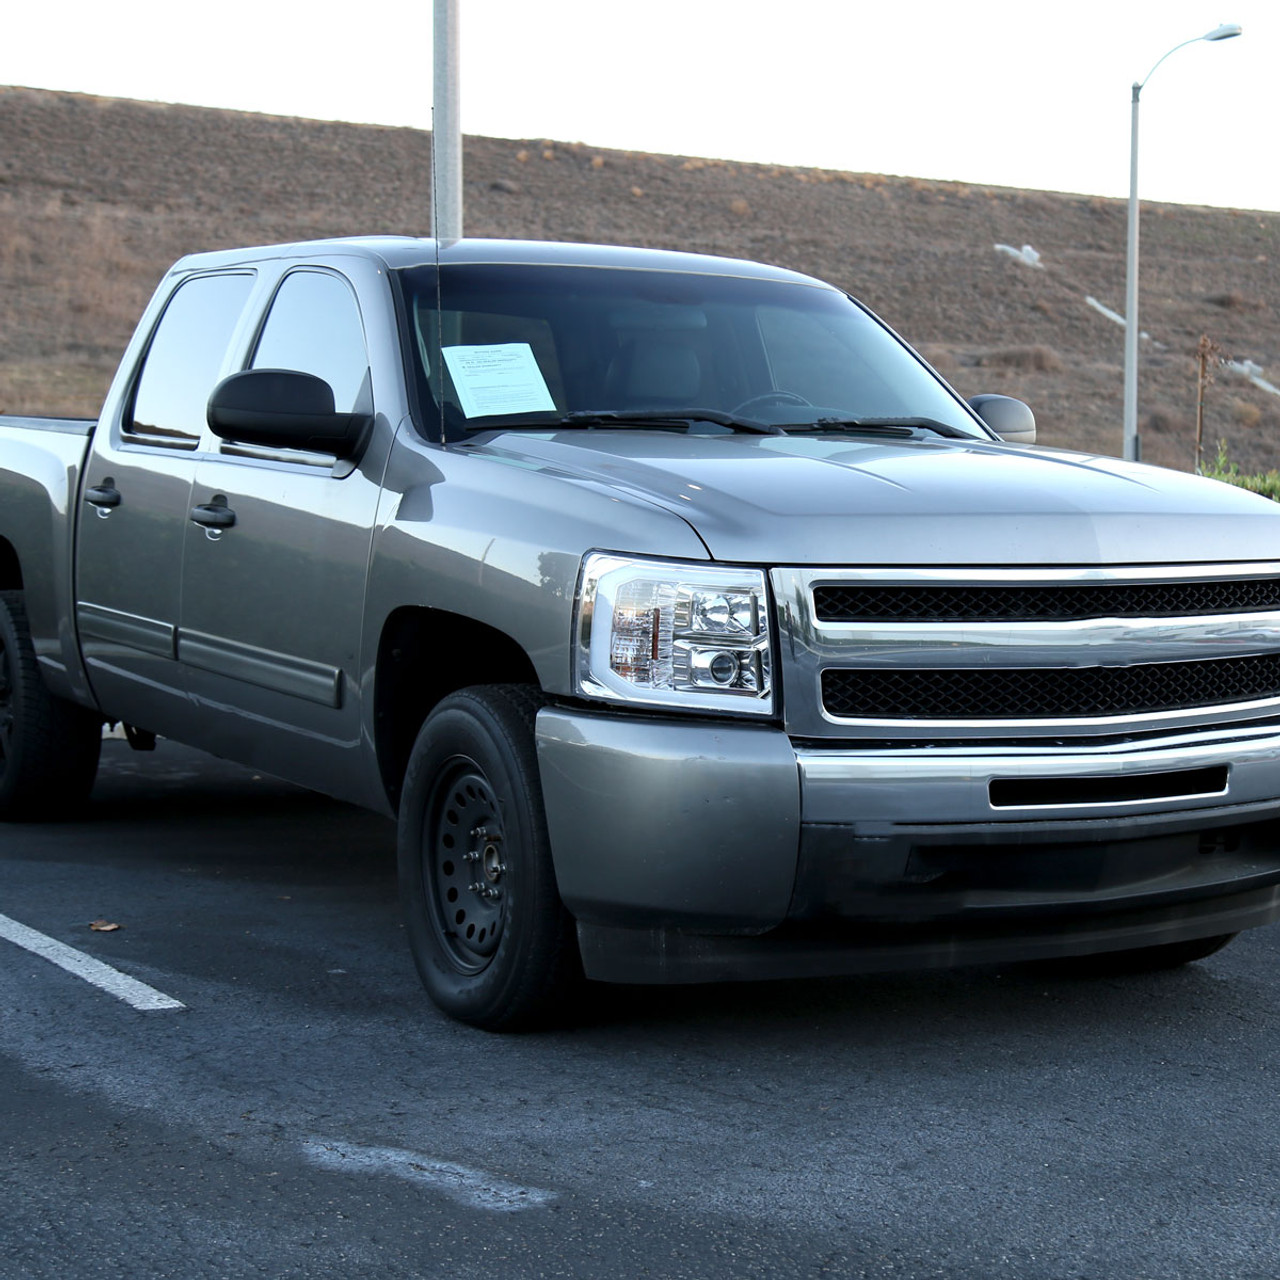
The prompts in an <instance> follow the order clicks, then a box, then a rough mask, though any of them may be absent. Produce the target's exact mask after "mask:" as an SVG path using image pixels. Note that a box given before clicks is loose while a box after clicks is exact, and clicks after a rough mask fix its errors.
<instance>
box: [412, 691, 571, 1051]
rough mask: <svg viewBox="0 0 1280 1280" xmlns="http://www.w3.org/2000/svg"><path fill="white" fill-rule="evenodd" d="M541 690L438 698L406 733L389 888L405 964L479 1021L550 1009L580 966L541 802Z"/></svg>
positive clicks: (513, 1023)
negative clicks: (403, 936) (412, 736)
mask: <svg viewBox="0 0 1280 1280" xmlns="http://www.w3.org/2000/svg"><path fill="white" fill-rule="evenodd" d="M540 702H541V699H540V697H539V695H538V693H537V691H536V690H533V689H530V688H527V687H525V686H523V685H483V686H479V687H476V688H472V689H465V690H463V691H461V692H460V693H455V694H453V695H451V696H450V697H448V698H446V699H444V700H443V701H442V702H441V703H440V704H439V706H437V707H436V709H435V710H434V711H433V712H432V713H431V715H430V716H429V717H428V718H427V721H426V723H425V724H424V725H423V726H422V730H421V732H420V733H419V734H418V740H417V742H416V743H415V744H414V748H413V753H412V755H411V756H410V758H409V767H408V770H407V771H406V773H405V780H404V789H403V791H402V794H401V800H400V821H399V837H398V843H399V866H400V894H401V900H402V904H403V908H404V912H405V924H406V928H407V931H408V934H409V944H410V947H411V948H412V951H413V958H414V962H415V964H416V965H417V968H418V974H419V976H420V977H421V978H422V983H423V985H424V986H425V987H426V989H427V991H428V993H429V994H430V996H431V998H432V999H433V1000H434V1001H435V1002H436V1004H437V1005H439V1006H440V1008H441V1009H443V1010H444V1011H445V1012H446V1013H448V1014H450V1015H452V1016H453V1017H455V1018H458V1019H459V1020H460V1021H463V1022H469V1023H471V1024H472V1025H473V1026H478V1027H485V1028H488V1029H489V1030H515V1029H524V1028H530V1027H533V1026H536V1025H538V1024H539V1023H543V1022H546V1021H548V1020H549V1019H551V1018H552V1017H553V1016H556V1015H563V1012H564V1008H565V1002H566V998H567V997H568V996H569V995H570V994H571V991H572V989H573V988H574V987H576V986H577V984H578V982H579V980H580V978H581V965H580V962H579V959H578V952H577V940H576V936H575V931H574V926H573V921H572V919H571V917H570V916H569V913H568V912H567V911H566V910H565V908H564V905H563V904H562V903H561V901H560V895H559V893H558V892H557V890H556V883H555V872H554V869H553V867H552V862H551V844H550V840H549V838H548V836H547V826H546V817H545V814H544V812H543V806H542V786H541V782H540V779H539V776H538V764H537V756H536V754H535V747H534V733H533V727H534V720H535V717H536V715H537V710H538V707H539V705H540Z"/></svg>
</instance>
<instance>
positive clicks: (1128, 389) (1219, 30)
mask: <svg viewBox="0 0 1280 1280" xmlns="http://www.w3.org/2000/svg"><path fill="white" fill-rule="evenodd" d="M1240 30H1241V29H1240V27H1239V26H1238V25H1237V24H1236V23H1234V22H1224V23H1223V24H1222V26H1220V27H1214V29H1213V30H1212V31H1208V32H1206V33H1205V34H1204V35H1202V36H1196V37H1194V38H1193V39H1191V40H1184V41H1183V42H1182V43H1181V44H1176V45H1174V46H1173V48H1172V49H1170V50H1169V53H1166V54H1165V55H1164V58H1161V59H1160V61H1159V62H1157V63H1156V65H1155V67H1152V68H1151V70H1150V71H1148V72H1147V74H1146V78H1145V79H1143V80H1139V81H1137V82H1136V83H1135V84H1134V86H1133V123H1132V133H1131V135H1130V142H1129V250H1128V256H1127V272H1128V274H1127V279H1126V284H1125V300H1124V456H1125V457H1126V458H1129V459H1132V460H1136V459H1137V458H1138V456H1139V454H1140V452H1141V450H1140V448H1139V445H1138V98H1139V95H1140V94H1141V93H1142V89H1143V86H1144V85H1145V84H1146V83H1147V80H1150V79H1151V77H1152V76H1153V75H1154V74H1155V72H1156V67H1158V66H1159V65H1160V63H1161V62H1163V61H1164V59H1165V58H1167V57H1169V54H1173V53H1177V52H1178V50H1179V49H1185V48H1186V47H1187V45H1189V44H1199V43H1200V41H1201V40H1230V39H1231V37H1232V36H1238V35H1239V34H1240Z"/></svg>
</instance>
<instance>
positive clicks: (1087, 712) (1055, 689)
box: [822, 653, 1280, 720]
mask: <svg viewBox="0 0 1280 1280" xmlns="http://www.w3.org/2000/svg"><path fill="white" fill-rule="evenodd" d="M1267 698H1280V654H1273V653H1266V654H1255V655H1252V656H1250V657H1245V658H1226V659H1220V660H1217V661H1215V660H1208V661H1203V662H1159V663H1149V664H1145V665H1141V666H1133V667H1058V668H1043V667H1020V668H1009V669H1003V670H990V669H987V670H964V669H960V670H956V669H941V670H939V669H936V668H935V669H926V670H918V669H915V670H912V669H905V670H893V671H877V670H869V669H866V668H858V669H854V670H831V669H828V670H826V671H824V672H823V673H822V703H823V706H824V707H825V708H826V710H827V712H828V713H829V714H830V715H833V716H836V717H838V718H840V719H848V720H861V719H870V720H1027V719H1030V720H1061V719H1078V718H1080V717H1099V716H1104V717H1105V716H1129V715H1140V714H1143V713H1144V712H1157V711H1175V710H1183V709H1187V708H1192V707H1209V706H1215V705H1223V704H1229V703H1236V702H1256V701H1258V700H1259V699H1267Z"/></svg>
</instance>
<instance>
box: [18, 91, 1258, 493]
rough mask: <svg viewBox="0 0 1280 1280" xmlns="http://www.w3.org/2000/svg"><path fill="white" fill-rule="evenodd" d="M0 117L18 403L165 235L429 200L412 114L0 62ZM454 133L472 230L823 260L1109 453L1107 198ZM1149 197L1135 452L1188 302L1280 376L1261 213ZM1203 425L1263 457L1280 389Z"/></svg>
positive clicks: (1178, 438) (813, 267)
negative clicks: (72, 82) (89, 90)
mask: <svg viewBox="0 0 1280 1280" xmlns="http://www.w3.org/2000/svg"><path fill="white" fill-rule="evenodd" d="M0 137H3V139H4V140H5V148H4V151H3V153H2V154H0V297H3V298H4V301H5V306H4V307H3V308H0V407H3V408H4V409H6V410H7V411H9V412H13V413H35V414H38V413H51V414H62V413H68V414H76V415H80V414H86V413H90V412H92V411H93V410H94V409H95V407H96V402H97V400H98V397H99V396H100V394H101V391H102V389H103V388H105V386H106V384H107V380H108V376H109V373H110V369H111V367H112V365H113V364H114V362H115V360H116V359H117V358H118V355H119V353H120V351H121V350H122V349H123V347H124V345H125V343H126V342H127V340H128V337H129V334H130V332H131V330H132V327H133V325H134V323H135V321H136V318H137V316H138V314H139V312H140V311H141V309H142V307H143V305H144V304H145V301H146V298H147V297H148V296H149V294H150V291H151V290H152V288H153V287H154V285H155V282H156V281H157V280H158V279H159V278H160V276H161V275H162V274H163V272H164V270H165V269H166V268H167V267H168V266H169V265H170V263H171V262H172V261H173V260H174V259H175V258H177V257H179V256H180V255H181V254H184V253H189V252H194V251H198V250H204V249H217V248H223V247H228V246H232V245H237V244H267V243H272V242H278V241H282V240H301V239H308V238H312V237H318V236H329V235H354V234H361V233H384V232H398V233H405V234H410V235H421V234H425V232H426V230H427V228H428V226H429V223H430V214H429V209H430V191H429V175H430V136H429V135H428V134H424V133H422V132H419V131H415V130H411V129H382V128H376V127H372V126H359V125H342V124H333V123H324V122H315V121H304V120H292V119H286V118H281V117H270V116H251V115H243V114H237V113H232V112H220V111H208V110H202V109H198V108H189V107H159V106H156V105H154V104H150V105H149V104H144V103H130V102H120V101H113V100H110V99H99V98H91V97H88V96H84V95H76V94H63V93H47V92H44V91H38V90H12V89H10V90H6V89H4V88H3V87H0ZM465 149H466V186H465V197H466V220H467V227H468V230H469V232H470V233H471V234H474V235H490V236H499V237H514V238H528V239H559V240H587V241H598V242H602V243H608V244H638V245H649V246H653V247H659V248H675V249H691V250H694V251H701V252H707V253H715V254H723V255H727V256H730V257H743V258H753V259H757V260H760V261H765V262H774V263H777V264H778V265H780V266H784V267H790V268H793V269H795V270H798V271H803V272H807V273H809V274H812V275H816V276H819V277H822V278H824V279H827V280H830V281H832V282H833V283H834V284H836V285H838V286H839V287H841V288H845V289H847V290H849V291H850V292H851V293H853V294H855V295H856V296H858V297H860V298H862V299H864V300H865V301H866V302H867V303H868V304H869V305H870V306H872V307H873V308H874V309H875V310H877V311H878V312H879V313H880V314H881V315H883V316H884V317H885V319H886V320H887V321H888V322H889V323H890V324H891V325H892V326H893V327H894V328H895V329H897V330H898V331H899V332H901V333H902V334H903V335H904V336H905V337H906V338H907V339H908V340H909V341H910V342H912V343H913V344H915V345H917V346H918V347H919V349H921V350H922V351H924V353H925V354H926V357H927V358H929V359H930V360H931V361H932V362H933V363H934V364H935V365H936V366H938V367H939V368H941V369H943V370H944V371H945V372H946V375H947V377H948V378H949V379H951V380H952V381H953V382H954V383H955V384H956V385H957V387H958V389H959V390H960V391H961V392H962V394H965V395H971V394H974V393H976V392H981V391H1003V392H1006V393H1008V394H1010V395H1016V396H1020V397H1021V398H1023V399H1025V400H1027V401H1028V402H1029V403H1031V405H1032V407H1033V408H1034V410H1035V412H1036V418H1037V423H1038V426H1039V432H1040V439H1041V440H1042V441H1043V442H1044V443H1046V444H1051V445H1060V446H1064V447H1067V448H1075V449H1081V450H1084V451H1087V452H1099V453H1117V452H1119V448H1120V437H1121V428H1120V421H1121V416H1122V415H1121V399H1122V379H1121V374H1120V361H1121V350H1122V345H1123V334H1122V331H1121V330H1120V329H1119V328H1118V327H1117V326H1115V325H1114V324H1113V323H1111V322H1110V321H1108V320H1107V319H1105V318H1104V317H1102V316H1101V315H1099V314H1098V313H1097V312H1095V311H1092V310H1091V309H1090V308H1088V307H1087V306H1086V305H1085V303H1084V295H1085V294H1090V295H1092V296H1094V297H1096V298H1098V299H1099V300H1100V301H1101V302H1102V303H1104V304H1105V305H1107V306H1110V307H1111V308H1112V309H1117V308H1118V307H1120V306H1121V305H1122V300H1123V296H1124V218H1123V207H1122V204H1121V203H1120V202H1118V201H1100V200H1090V199H1088V198H1082V197H1075V196H1059V195H1054V194H1051V193H1045V192H1020V191H1015V190H1009V189H1003V188H992V187H973V188H970V187H965V186H961V185H959V184H957V183H952V182H932V181H927V180H924V179H919V178H916V179H911V178H895V177H888V176H885V175H880V174H865V173H848V172H834V171H832V172H828V171H822V170H815V169H798V168H789V167H785V166H780V165H769V166H763V165H747V164H737V163H734V164H726V163H725V162H723V161H714V160H699V159H698V158H696V157H685V156H657V155H650V154H647V153H641V152H635V153H629V152H625V151H610V150H605V149H603V148H598V147H590V146H582V145H578V144H574V143H563V142H556V141H554V140H550V139H525V140H523V141H510V140H498V139H486V138H468V139H466V143H465ZM547 154H549V156H550V159H549V160H546V161H544V160H543V159H542V157H543V156H544V155H547ZM1151 213H1152V217H1151V220H1150V224H1149V227H1146V228H1144V245H1143V286H1144V302H1143V327H1144V329H1146V330H1148V331H1149V332H1150V333H1151V335H1152V338H1153V343H1152V344H1151V345H1150V346H1148V347H1144V350H1143V354H1142V366H1141V383H1140V389H1139V405H1140V409H1141V410H1142V411H1143V412H1144V413H1145V414H1146V416H1147V418H1148V420H1149V422H1150V427H1149V429H1146V430H1145V431H1144V439H1143V456H1144V457H1146V458H1147V459H1148V460H1150V461H1153V462H1162V463H1165V464H1167V465H1173V466H1179V467H1184V468H1185V467H1188V466H1190V465H1191V450H1192V447H1193V445H1191V444H1189V443H1188V442H1189V441H1190V439H1191V432H1192V428H1191V427H1189V426H1188V425H1187V424H1188V423H1190V421H1191V420H1192V418H1193V416H1194V413H1195V377H1194V364H1193V359H1192V357H1191V356H1190V355H1188V354H1186V350H1187V349H1189V348H1188V343H1190V344H1191V345H1194V339H1195V337H1196V336H1197V335H1199V334H1201V333H1203V332H1205V331H1206V328H1207V327H1208V326H1207V324H1206V322H1207V321H1210V322H1211V325H1212V327H1211V330H1210V336H1211V337H1212V338H1213V339H1214V340H1215V341H1217V342H1218V343H1219V344H1220V345H1221V347H1222V348H1223V350H1225V351H1227V352H1229V353H1231V354H1232V355H1234V356H1237V357H1239V358H1243V357H1244V356H1246V355H1247V356H1248V358H1249V359H1251V360H1253V361H1255V362H1256V363H1257V364H1258V365H1260V366H1261V367H1262V368H1263V369H1264V372H1265V376H1267V377H1268V378H1270V379H1271V380H1272V381H1280V310H1278V309H1277V308H1275V307H1271V306H1264V305H1262V302H1261V301H1260V300H1265V299H1269V298H1272V297H1276V296H1280V254H1278V253H1276V252H1275V243H1276V234H1277V232H1278V231H1280V215H1273V214H1254V213H1251V214H1249V215H1248V216H1235V215H1233V214H1232V212H1230V211H1225V210H1208V209H1183V208H1179V207H1176V206H1152V207H1151ZM997 243H999V244H1014V245H1021V244H1031V245H1033V246H1034V247H1035V248H1036V249H1037V250H1038V251H1039V252H1040V253H1041V254H1042V256H1043V261H1044V263H1045V266H1046V269H1045V270H1044V271H1036V272H1032V271H1026V270H1025V269H1023V268H1020V267H1017V266H1016V264H1015V265H1013V266H1011V265H1010V264H1009V263H1008V261H1007V260H1006V259H1005V258H1004V257H1002V256H1001V255H998V254H997V253H995V252H994V249H993V246H994V245H995V244H997ZM1157 344H1159V345H1157ZM1236 402H1238V403H1239V404H1240V405H1243V406H1244V407H1242V408H1237V407H1236ZM1259 404H1260V405H1261V407H1260V408H1258V405H1259ZM1254 409H1256V410H1257V412H1256V414H1255V413H1254V411H1253V410H1254ZM1219 436H1221V437H1223V438H1225V439H1226V440H1227V442H1228V446H1229V448H1230V456H1231V458H1232V459H1233V460H1238V461H1239V462H1240V464H1241V466H1242V467H1244V468H1245V469H1247V470H1249V471H1267V470H1270V469H1271V468H1274V467H1276V466H1277V465H1278V464H1280V401H1276V398H1275V397H1269V396H1268V395H1267V394H1266V393H1265V392H1262V391H1258V392H1257V393H1256V394H1254V393H1253V392H1251V391H1249V390H1247V389H1246V388H1245V387H1244V385H1243V384H1242V383H1239V382H1237V383H1235V384H1234V385H1232V386H1230V387H1222V386H1220V387H1215V388H1213V389H1212V391H1211V397H1210V400H1209V402H1208V403H1207V404H1206V438H1208V439H1212V440H1215V441H1216V440H1217V439H1218V438H1219Z"/></svg>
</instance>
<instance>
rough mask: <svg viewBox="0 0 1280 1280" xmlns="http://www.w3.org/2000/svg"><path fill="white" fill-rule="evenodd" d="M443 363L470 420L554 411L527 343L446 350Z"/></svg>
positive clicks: (543, 380) (552, 401)
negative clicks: (496, 415) (500, 414)
mask: <svg viewBox="0 0 1280 1280" xmlns="http://www.w3.org/2000/svg"><path fill="white" fill-rule="evenodd" d="M444 362H445V364H447V365H448V366H449V376H450V377H451V378H452V379H453V385H454V389H455V390H456V391H457V393H458V403H459V404H461V405H462V412H463V413H465V414H466V415H467V417H468V418H487V417H490V416H492V415H494V414H499V413H546V412H554V411H555V407H556V406H555V401H554V400H552V399H551V392H550V391H548V390H547V381H546V379H545V378H544V377H543V376H542V370H541V369H539V368H538V362H537V360H536V359H534V355H533V348H532V347H531V346H530V345H529V344H528V343H527V342H503V343H497V344H494V345H493V346H486V347H445V348H444Z"/></svg>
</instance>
